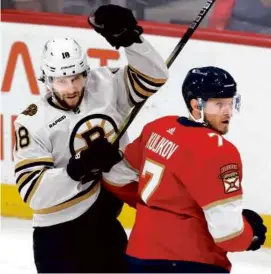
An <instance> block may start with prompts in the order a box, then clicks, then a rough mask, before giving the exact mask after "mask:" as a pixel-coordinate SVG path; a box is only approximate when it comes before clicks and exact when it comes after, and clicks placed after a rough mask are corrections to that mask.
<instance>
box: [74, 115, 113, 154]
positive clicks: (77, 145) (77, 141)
mask: <svg viewBox="0 0 271 274" xmlns="http://www.w3.org/2000/svg"><path fill="white" fill-rule="evenodd" d="M117 133H118V127H117V124H116V123H115V121H114V120H113V119H112V118H111V117H109V116H107V115H104V114H92V115H89V116H87V117H84V118H83V119H82V120H80V121H79V122H78V123H77V124H76V125H75V127H74V129H73V131H72V133H71V138H70V152H71V154H72V155H75V154H76V153H78V152H79V151H81V150H83V149H86V148H87V147H88V146H89V145H90V143H91V142H92V141H93V140H95V139H96V138H107V140H108V141H109V142H110V141H112V140H113V138H114V137H115V136H116V134H117Z"/></svg>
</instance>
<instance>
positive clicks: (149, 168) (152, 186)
mask: <svg viewBox="0 0 271 274" xmlns="http://www.w3.org/2000/svg"><path fill="white" fill-rule="evenodd" d="M164 170H165V166H163V165H161V164H159V163H157V162H155V161H153V160H151V159H146V160H145V163H144V167H143V170H142V174H141V176H142V177H143V178H144V177H146V176H149V178H148V181H147V183H146V185H145V186H144V188H143V190H142V192H141V199H142V200H143V201H144V202H145V203H147V202H148V200H149V198H150V197H151V196H152V195H153V193H154V192H155V190H156V189H157V187H158V186H159V184H160V182H161V179H162V176H163V173H164Z"/></svg>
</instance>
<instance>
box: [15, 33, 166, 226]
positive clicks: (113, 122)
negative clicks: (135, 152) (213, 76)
mask: <svg viewBox="0 0 271 274" xmlns="http://www.w3.org/2000/svg"><path fill="white" fill-rule="evenodd" d="M142 40H143V43H142V44H133V45H132V46H130V47H127V48H125V52H126V56H127V59H128V65H127V66H126V67H125V68H122V69H118V70H115V71H112V70H110V69H109V68H107V67H101V68H98V69H95V70H91V71H90V73H89V74H88V79H87V82H86V87H85V92H84V97H83V100H82V102H81V104H80V105H79V107H78V108H77V109H76V110H75V111H72V110H65V109H63V108H61V106H59V105H57V104H56V103H54V101H53V100H52V97H51V94H50V93H48V94H47V95H46V96H44V97H42V98H40V100H39V101H38V102H36V103H35V104H32V105H30V106H29V107H28V108H27V109H26V110H25V111H24V112H23V113H22V114H20V115H19V116H18V118H17V119H16V121H15V131H16V147H15V148H14V159H15V176H16V185H17V188H18V191H19V193H20V195H21V197H22V199H23V200H24V202H25V203H27V204H28V205H29V206H30V207H31V208H32V209H33V211H34V216H33V226H50V225H54V224H58V223H63V222H67V221H69V220H73V219H75V218H77V217H78V216H80V215H82V214H83V213H84V212H86V211H87V210H88V209H89V208H90V207H91V206H92V204H93V203H94V202H95V201H96V199H97V197H98V195H99V193H100V183H98V184H96V185H95V187H92V182H89V183H86V184H82V183H80V182H76V181H74V180H72V179H71V178H70V177H69V176H68V174H67V172H66V166H67V163H68V161H69V159H70V157H71V155H74V153H76V152H78V151H80V150H82V149H84V148H86V147H87V146H88V143H89V142H91V139H94V138H96V137H97V136H98V135H104V136H105V137H106V138H108V140H109V141H110V140H112V139H113V138H114V136H115V134H116V132H117V131H118V128H119V127H120V126H121V125H122V123H123V122H124V120H125V118H126V117H127V116H128V114H129V112H130V111H131V109H132V107H133V106H134V105H135V104H136V103H138V102H141V101H142V100H145V99H147V98H148V97H149V96H151V95H152V94H154V93H155V92H156V91H157V90H158V89H159V88H160V87H161V86H162V85H163V84H164V83H165V82H166V80H167V77H168V71H167V67H166V65H165V63H164V61H163V60H162V58H161V57H160V55H159V54H158V53H157V52H156V51H155V50H154V48H153V47H152V46H151V45H150V44H149V43H148V42H147V41H146V40H144V39H143V38H142ZM127 141H128V140H127V136H125V135H124V136H123V138H122V139H121V145H125V143H127ZM105 157H106V156H105Z"/></svg>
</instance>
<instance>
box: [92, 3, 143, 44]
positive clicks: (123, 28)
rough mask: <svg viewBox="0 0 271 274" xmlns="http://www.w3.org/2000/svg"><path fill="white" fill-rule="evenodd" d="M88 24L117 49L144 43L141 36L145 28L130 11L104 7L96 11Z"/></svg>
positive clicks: (118, 7) (115, 7)
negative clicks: (138, 23)
mask: <svg viewBox="0 0 271 274" xmlns="http://www.w3.org/2000/svg"><path fill="white" fill-rule="evenodd" d="M88 23H89V24H90V25H91V26H92V27H93V28H94V30H95V31H96V32H98V33H100V34H101V35H102V36H103V37H105V39H106V40H107V41H108V42H109V43H110V44H111V45H112V46H113V47H116V49H119V47H129V46H131V45H132V44H133V43H142V41H141V39H140V37H139V36H140V35H141V34H142V33H143V28H142V27H141V26H139V25H137V21H136V19H135V17H134V15H133V13H132V11H131V10H130V9H127V8H123V7H121V6H117V5H103V6H100V7H99V8H98V9H97V10H96V11H95V13H94V16H90V17H89V18H88Z"/></svg>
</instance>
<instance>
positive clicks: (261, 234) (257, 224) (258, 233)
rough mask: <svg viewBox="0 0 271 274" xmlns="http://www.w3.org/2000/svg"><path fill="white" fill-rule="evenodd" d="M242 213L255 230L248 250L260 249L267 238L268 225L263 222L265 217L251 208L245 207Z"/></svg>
mask: <svg viewBox="0 0 271 274" xmlns="http://www.w3.org/2000/svg"><path fill="white" fill-rule="evenodd" d="M242 214H243V216H244V217H245V218H246V220H247V221H248V223H249V224H250V226H251V228H252V230H253V240H252V242H251V244H250V246H249V247H248V249H247V250H253V251H255V250H258V249H260V248H261V246H262V245H263V244H264V242H265V239H266V236H265V233H266V231H267V230H266V226H265V225H264V224H263V219H262V217H261V216H260V215H259V214H258V213H256V212H254V211H252V210H250V209H243V213H242Z"/></svg>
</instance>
